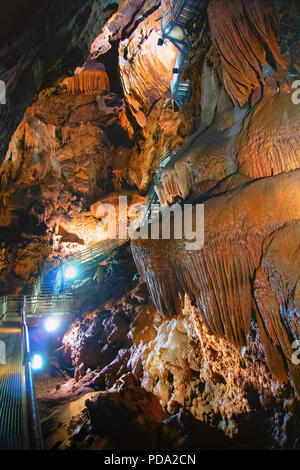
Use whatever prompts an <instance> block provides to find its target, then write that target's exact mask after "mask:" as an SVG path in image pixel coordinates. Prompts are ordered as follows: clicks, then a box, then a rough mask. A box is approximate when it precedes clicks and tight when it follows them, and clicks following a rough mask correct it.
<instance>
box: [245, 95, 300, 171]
mask: <svg viewBox="0 0 300 470" xmlns="http://www.w3.org/2000/svg"><path fill="white" fill-rule="evenodd" d="M270 116H272V119H270ZM299 125H300V115H299V111H298V109H297V106H295V105H294V104H293V103H292V99H291V95H290V94H288V93H281V94H279V95H275V96H266V97H265V98H264V99H263V101H262V102H261V103H260V104H259V106H258V107H257V108H256V110H255V111H254V112H253V114H252V115H251V118H249V120H247V121H246V122H245V128H244V130H243V132H242V133H241V136H240V138H239V139H237V154H238V156H237V162H238V165H239V169H240V172H241V173H244V174H246V175H248V176H251V177H252V178H262V177H264V176H271V175H277V174H279V173H282V172H285V171H291V170H295V169H297V168H299V167H300V137H299Z"/></svg>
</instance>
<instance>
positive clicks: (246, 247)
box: [132, 170, 300, 382]
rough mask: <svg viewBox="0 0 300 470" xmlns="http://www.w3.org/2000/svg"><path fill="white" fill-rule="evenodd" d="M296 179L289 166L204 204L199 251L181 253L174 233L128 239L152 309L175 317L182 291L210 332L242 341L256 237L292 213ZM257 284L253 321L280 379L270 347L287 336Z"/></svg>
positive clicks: (297, 210) (258, 246) (299, 213)
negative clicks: (202, 240)
mask: <svg viewBox="0 0 300 470" xmlns="http://www.w3.org/2000/svg"><path fill="white" fill-rule="evenodd" d="M299 182H300V170H297V171H295V172H293V173H288V174H282V175H279V176H277V177H273V178H267V179H262V180H257V181H254V182H252V183H251V184H248V185H246V186H245V187H244V188H239V189H237V190H235V191H233V192H232V193H230V194H226V195H222V196H219V197H216V198H213V199H211V200H209V201H207V202H206V203H205V210H204V212H205V224H204V226H205V243H204V247H203V249H202V250H191V251H188V250H187V249H186V247H185V241H184V240H176V239H174V238H171V239H170V240H162V239H159V240H142V239H138V240H134V241H132V251H133V256H134V259H135V262H136V265H137V268H138V271H139V273H140V274H141V275H142V276H143V277H144V279H145V281H146V282H147V285H148V288H149V291H150V294H151V297H152V300H153V301H154V303H155V305H156V306H157V308H158V309H159V311H160V312H161V313H162V314H164V315H165V316H167V317H170V316H173V315H176V314H178V313H179V312H180V311H181V309H182V308H183V298H184V293H186V294H188V295H189V297H190V299H191V301H192V302H193V304H195V305H197V309H198V312H199V315H200V317H201V319H202V321H203V322H204V323H205V325H206V326H207V327H208V328H209V331H210V332H212V333H213V334H215V335H216V336H217V337H224V338H226V339H227V340H229V341H230V342H231V343H232V344H234V345H235V346H237V347H238V348H241V347H242V346H244V345H245V344H246V340H247V334H248V332H249V327H250V320H251V315H252V313H253V311H254V312H255V308H254V306H253V292H252V289H253V281H254V278H255V273H256V271H257V270H258V268H259V265H260V262H261V256H262V247H263V241H264V240H265V239H266V238H267V237H268V236H269V235H270V234H271V233H273V232H274V231H275V230H276V229H280V228H282V227H284V226H285V225H286V224H288V223H291V222H292V221H294V220H297V219H298V218H299V217H300V200H299V197H298V191H299V190H298V188H299V186H298V185H299ZM287 187H288V188H289V190H288V191H286V188H287ZM274 201H276V211H274ZM258 272H259V271H258ZM262 281H263V279H262V278H260V281H259V279H258V280H257V282H256V285H255V286H256V288H257V293H256V294H257V297H256V302H257V306H258V309H259V310H258V312H259V315H258V317H259V318H258V322H259V324H260V329H261V335H262V340H263V343H264V346H265V349H266V354H267V356H268V358H269V361H270V364H271V365H270V368H271V369H272V371H273V373H274V374H276V375H277V376H278V377H279V378H280V380H281V381H283V382H284V381H286V372H285V368H284V362H283V360H282V357H281V356H280V352H279V349H278V348H279V347H282V348H284V351H285V353H286V354H287V355H288V354H289V353H290V346H289V345H288V341H289V339H288V337H287V335H285V334H283V330H282V326H281V325H280V323H279V319H278V315H276V311H274V310H273V308H272V305H273V303H272V302H273V300H274V299H273V297H272V295H271V293H270V292H268V293H267V292H266V289H265V286H264V284H263V282H262ZM258 287H259V288H260V291H259V289H258ZM264 296H267V301H266V302H268V301H270V300H271V303H270V304H269V305H270V306H269V307H268V306H266V305H265V302H264V300H263V299H264ZM262 305H263V306H262ZM278 328H279V329H278Z"/></svg>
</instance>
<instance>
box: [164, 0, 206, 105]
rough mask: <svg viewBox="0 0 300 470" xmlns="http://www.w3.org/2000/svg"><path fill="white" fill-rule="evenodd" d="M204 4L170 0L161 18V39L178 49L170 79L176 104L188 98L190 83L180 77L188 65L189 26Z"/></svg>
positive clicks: (195, 0) (196, 0)
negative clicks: (166, 40) (169, 6)
mask: <svg viewBox="0 0 300 470" xmlns="http://www.w3.org/2000/svg"><path fill="white" fill-rule="evenodd" d="M204 6H205V4H204V2H202V1H199V0H171V8H170V9H169V10H168V11H167V12H166V14H165V15H164V16H163V18H162V20H161V28H162V35H163V39H168V40H169V41H171V42H172V43H173V44H174V45H175V46H176V47H177V49H178V55H177V59H176V65H175V67H174V69H173V78H172V81H171V92H172V96H173V99H174V101H175V103H176V104H177V105H178V106H181V105H182V103H184V102H186V101H188V100H189V99H190V83H189V81H188V80H183V79H182V71H183V70H184V68H185V67H186V66H187V65H188V54H189V52H190V49H191V46H190V41H189V27H190V25H191V23H192V21H193V20H194V19H195V18H196V17H197V16H198V14H199V13H200V11H201V9H202V8H203V7H204Z"/></svg>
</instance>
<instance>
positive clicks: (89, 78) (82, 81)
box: [62, 70, 110, 95]
mask: <svg viewBox="0 0 300 470" xmlns="http://www.w3.org/2000/svg"><path fill="white" fill-rule="evenodd" d="M62 85H64V86H66V88H67V91H68V93H71V94H72V95H75V94H79V93H86V94H89V93H93V92H95V91H99V92H101V91H102V92H105V91H109V89H110V84H109V79H108V76H107V73H106V72H105V71H103V70H82V71H80V72H79V73H75V75H73V76H72V77H68V78H66V79H65V80H64V81H63V82H62Z"/></svg>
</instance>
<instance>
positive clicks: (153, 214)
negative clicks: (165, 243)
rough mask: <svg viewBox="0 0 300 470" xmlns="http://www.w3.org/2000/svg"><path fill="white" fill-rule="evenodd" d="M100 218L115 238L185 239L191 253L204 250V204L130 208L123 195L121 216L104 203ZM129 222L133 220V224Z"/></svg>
mask: <svg viewBox="0 0 300 470" xmlns="http://www.w3.org/2000/svg"><path fill="white" fill-rule="evenodd" d="M171 214H172V215H171ZM96 217H98V218H100V219H101V222H100V225H99V227H100V229H101V230H103V231H104V232H105V233H106V234H109V237H110V238H111V239H116V238H119V239H120V240H126V239H128V238H131V239H132V240H137V239H139V238H140V239H142V240H148V239H151V240H159V239H163V240H170V239H171V238H174V239H175V240H184V242H185V248H186V249H187V250H201V249H202V248H203V244H204V205H203V204H196V205H195V206H193V205H192V204H183V205H180V204H178V203H176V204H173V205H172V206H170V207H161V206H160V205H159V204H151V205H149V206H146V205H142V204H133V205H132V206H130V207H129V208H128V205H127V196H120V197H119V211H118V216H117V210H116V207H115V206H114V205H113V204H101V206H99V207H98V209H97V211H96ZM172 218H173V222H172V223H171V220H172ZM128 220H131V222H130V223H129V224H128ZM149 221H150V222H151V224H150V225H149V224H148V222H149ZM171 227H172V229H171ZM171 232H172V235H171Z"/></svg>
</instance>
